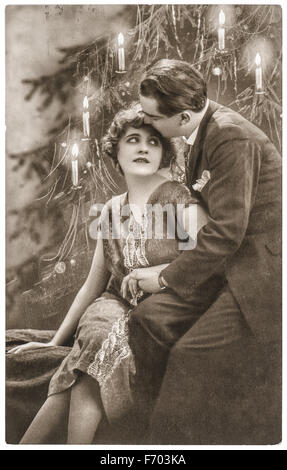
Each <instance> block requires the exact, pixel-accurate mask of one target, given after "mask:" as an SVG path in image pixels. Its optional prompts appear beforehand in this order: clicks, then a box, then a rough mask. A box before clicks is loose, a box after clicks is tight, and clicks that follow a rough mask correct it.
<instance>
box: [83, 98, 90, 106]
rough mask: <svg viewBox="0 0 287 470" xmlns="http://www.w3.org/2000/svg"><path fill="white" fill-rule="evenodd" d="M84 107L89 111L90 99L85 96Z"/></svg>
mask: <svg viewBox="0 0 287 470" xmlns="http://www.w3.org/2000/svg"><path fill="white" fill-rule="evenodd" d="M83 107H84V108H85V109H88V108H89V100H88V97H87V96H85V98H84V100H83Z"/></svg>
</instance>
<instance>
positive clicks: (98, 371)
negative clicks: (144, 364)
mask: <svg viewBox="0 0 287 470" xmlns="http://www.w3.org/2000/svg"><path fill="white" fill-rule="evenodd" d="M194 202H196V201H194V200H193V199H192V198H191V196H190V193H189V191H188V189H187V188H186V187H185V186H183V185H181V184H179V183H177V182H174V181H166V182H164V183H162V184H160V185H159V186H158V187H157V188H156V189H155V191H154V192H153V193H152V194H151V196H150V198H149V200H148V203H147V206H146V208H147V210H146V211H145V214H144V216H143V219H142V222H141V223H139V222H137V221H136V219H135V217H134V215H133V212H132V210H131V209H132V208H131V206H130V205H129V204H128V194H127V193H125V194H122V195H120V196H116V197H113V198H112V199H111V200H110V201H109V202H108V203H107V204H106V205H105V207H104V209H103V211H102V214H101V218H100V224H99V227H100V228H99V231H100V233H101V237H102V240H103V247H104V256H105V260H106V265H107V268H108V270H109V271H110V272H111V278H110V281H109V283H108V286H107V288H106V291H105V292H104V293H103V294H102V296H101V297H100V298H97V299H96V300H95V301H94V302H93V303H92V304H91V305H90V306H89V307H88V308H87V310H86V312H85V313H84V314H83V316H82V317H81V320H80V322H79V325H78V328H77V331H76V335H75V342H74V345H73V348H72V350H71V352H70V353H69V354H68V356H67V357H66V358H65V359H64V360H63V362H62V364H61V365H60V367H59V369H58V370H57V372H56V373H55V374H54V376H53V377H52V379H51V382H50V386H49V391H48V395H52V394H54V393H59V392H62V391H64V390H66V389H68V388H69V387H71V386H72V385H73V384H74V383H75V381H76V380H77V377H78V375H79V373H81V372H82V373H87V374H89V375H90V376H92V377H93V378H95V379H96V380H97V381H98V383H99V386H100V393H101V399H102V403H103V407H104V410H105V413H106V416H107V419H108V420H109V421H110V422H113V421H115V420H116V419H118V418H119V417H121V416H122V415H124V414H126V413H127V412H129V410H131V408H132V406H133V400H132V392H131V390H132V379H133V376H134V374H135V366H134V360H133V355H132V353H131V350H130V348H129V344H128V328H127V320H128V315H129V311H130V310H131V309H132V308H133V306H134V305H136V303H137V302H140V301H141V300H142V299H143V298H145V297H146V296H147V294H145V295H141V294H139V296H138V298H136V299H130V300H129V301H127V300H124V299H123V298H122V296H121V294H120V287H121V283H122V279H123V277H124V276H126V275H127V274H128V273H129V272H131V271H132V270H133V269H136V268H142V267H149V266H155V265H159V264H163V263H169V262H171V261H172V260H173V259H174V258H175V257H176V256H178V254H179V246H178V244H179V237H178V234H177V223H178V212H177V208H178V207H180V209H182V208H183V207H185V206H186V205H189V204H191V203H194ZM178 204H179V206H178ZM162 209H164V210H162ZM180 235H181V236H182V234H180ZM185 237H186V234H185Z"/></svg>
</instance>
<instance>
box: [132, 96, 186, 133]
mask: <svg viewBox="0 0 287 470" xmlns="http://www.w3.org/2000/svg"><path fill="white" fill-rule="evenodd" d="M140 102H141V106H142V110H143V112H144V116H145V117H144V122H145V124H150V125H151V126H153V127H154V128H155V129H157V130H158V131H159V132H160V133H161V135H163V136H164V137H167V138H169V137H179V136H181V135H183V133H182V132H183V130H182V126H181V125H180V114H175V115H174V116H171V117H168V116H165V115H164V114H161V113H160V112H159V111H158V104H157V101H156V99H155V98H151V97H147V96H142V95H140Z"/></svg>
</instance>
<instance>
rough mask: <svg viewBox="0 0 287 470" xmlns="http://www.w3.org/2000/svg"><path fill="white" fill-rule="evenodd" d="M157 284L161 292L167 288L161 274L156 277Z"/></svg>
mask: <svg viewBox="0 0 287 470" xmlns="http://www.w3.org/2000/svg"><path fill="white" fill-rule="evenodd" d="M158 283H159V287H160V288H161V289H162V290H163V289H166V288H167V287H168V283H167V282H166V280H165V278H164V277H163V275H162V273H159V275H158Z"/></svg>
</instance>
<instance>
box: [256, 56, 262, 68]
mask: <svg viewBox="0 0 287 470" xmlns="http://www.w3.org/2000/svg"><path fill="white" fill-rule="evenodd" d="M255 64H256V65H257V67H259V66H260V65H261V56H260V54H259V52H257V54H256V56H255Z"/></svg>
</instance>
